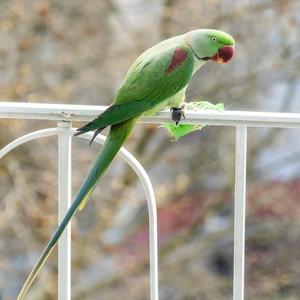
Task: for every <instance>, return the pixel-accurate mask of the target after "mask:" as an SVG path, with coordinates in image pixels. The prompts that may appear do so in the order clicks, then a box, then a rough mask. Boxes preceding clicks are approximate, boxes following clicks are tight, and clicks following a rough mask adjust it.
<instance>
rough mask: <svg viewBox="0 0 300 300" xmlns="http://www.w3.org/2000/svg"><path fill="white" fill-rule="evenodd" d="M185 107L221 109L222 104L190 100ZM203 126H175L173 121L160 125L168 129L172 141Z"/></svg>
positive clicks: (222, 108)
mask: <svg viewBox="0 0 300 300" xmlns="http://www.w3.org/2000/svg"><path fill="white" fill-rule="evenodd" d="M187 109H188V110H193V111H201V110H216V111H223V110H224V104H223V103H217V104H212V103H210V102H208V101H198V102H190V103H188V104H187ZM205 126H206V125H189V124H179V125H178V126H176V125H175V124H174V123H166V124H162V125H161V126H160V127H162V128H165V129H166V130H167V131H168V133H169V135H170V137H171V139H172V140H173V141H177V140H179V139H180V138H182V137H183V136H185V135H187V134H189V133H191V132H193V131H196V130H200V129H202V128H203V127H205Z"/></svg>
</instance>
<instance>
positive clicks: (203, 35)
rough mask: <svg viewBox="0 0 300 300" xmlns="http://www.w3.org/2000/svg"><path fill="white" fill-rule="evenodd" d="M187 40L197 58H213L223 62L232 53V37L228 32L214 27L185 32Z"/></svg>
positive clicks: (228, 58)
mask: <svg viewBox="0 0 300 300" xmlns="http://www.w3.org/2000/svg"><path fill="white" fill-rule="evenodd" d="M186 38H187V42H188V44H189V46H190V47H191V48H192V50H193V52H194V55H195V57H196V58H197V59H199V60H203V61H208V60H213V61H215V62H217V63H220V64H224V63H227V62H229V61H230V60H231V58H232V57H233V54H234V45H235V42H234V39H233V38H232V36H230V35H229V34H227V33H225V32H223V31H219V30H214V29H198V30H193V31H190V32H188V33H187V34H186Z"/></svg>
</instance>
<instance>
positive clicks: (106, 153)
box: [17, 118, 137, 300]
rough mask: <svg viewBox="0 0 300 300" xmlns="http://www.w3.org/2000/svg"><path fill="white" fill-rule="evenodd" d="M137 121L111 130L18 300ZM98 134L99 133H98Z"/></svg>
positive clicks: (127, 122) (23, 295) (18, 299)
mask: <svg viewBox="0 0 300 300" xmlns="http://www.w3.org/2000/svg"><path fill="white" fill-rule="evenodd" d="M136 121H137V119H136V118H135V119H132V120H129V121H126V122H124V123H120V124H117V125H114V126H112V127H111V129H110V133H109V135H108V137H107V139H106V142H105V144H104V146H103V149H102V151H100V153H99V154H98V156H97V158H96V160H95V163H94V164H93V166H92V168H91V170H90V172H89V174H88V176H87V178H86V180H85V181H84V183H83V185H82V186H81V188H80V190H79V192H78V194H77V196H76V198H75V200H74V202H73V203H72V205H71V207H70V208H69V210H68V212H67V214H66V215H65V217H64V219H63V220H62V222H61V224H60V225H59V226H58V228H57V229H56V231H55V232H54V234H53V236H52V238H51V239H50V241H49V242H48V244H47V246H46V247H45V249H44V251H43V253H42V255H41V256H40V258H39V260H38V262H37V263H36V265H35V266H34V268H33V269H32V271H31V273H30V274H29V276H28V278H27V279H26V281H25V283H24V285H23V287H22V289H21V291H20V293H19V295H18V298H17V300H22V299H24V297H25V295H26V293H27V291H28V289H29V288H30V286H31V284H32V283H33V281H34V279H35V278H36V276H37V275H38V273H39V271H40V269H41V268H42V266H43V265H44V263H45V261H46V260H47V258H48V256H49V255H50V254H51V252H52V250H53V248H54V247H55V245H56V244H57V241H58V239H59V238H60V236H61V235H62V233H63V231H64V229H65V228H66V226H67V225H68V223H69V222H70V220H71V219H72V217H73V216H74V215H75V213H76V212H77V210H78V209H79V210H81V209H82V208H83V207H84V205H85V204H86V202H87V200H88V199H89V197H90V195H91V194H92V192H93V191H94V189H95V187H96V185H97V183H98V182H99V180H100V178H101V176H102V175H103V174H104V172H105V171H106V169H107V168H108V166H109V165H110V163H111V161H112V160H113V159H114V157H115V156H116V154H117V153H118V151H119V150H120V148H121V147H122V145H123V143H124V142H125V140H126V139H127V137H128V136H129V134H130V132H131V130H132V128H133V126H134V125H135V123H136ZM96 133H97V131H96Z"/></svg>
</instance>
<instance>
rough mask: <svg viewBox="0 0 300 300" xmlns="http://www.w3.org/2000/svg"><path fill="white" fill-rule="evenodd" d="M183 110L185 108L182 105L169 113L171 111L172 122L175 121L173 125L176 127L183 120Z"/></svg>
mask: <svg viewBox="0 0 300 300" xmlns="http://www.w3.org/2000/svg"><path fill="white" fill-rule="evenodd" d="M184 109H185V106H184V105H183V106H182V107H179V108H178V107H172V108H171V111H172V120H173V121H175V125H176V126H178V124H179V122H180V120H181V118H184V119H185V115H184Z"/></svg>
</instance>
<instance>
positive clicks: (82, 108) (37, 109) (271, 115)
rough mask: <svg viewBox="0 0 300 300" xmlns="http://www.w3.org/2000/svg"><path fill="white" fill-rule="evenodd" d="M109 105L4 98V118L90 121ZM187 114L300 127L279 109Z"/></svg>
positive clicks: (208, 120)
mask: <svg viewBox="0 0 300 300" xmlns="http://www.w3.org/2000/svg"><path fill="white" fill-rule="evenodd" d="M106 108H107V107H106V106H93V105H66V104H41V103H21V102H20V103H19V102H0V118H15V119H36V120H57V121H89V120H91V119H93V118H95V117H96V116H98V115H99V114H100V113H101V112H103V111H104V110H105V109H106ZM185 116H186V118H185V119H183V120H181V121H180V122H181V123H182V124H207V125H218V126H238V125H245V126H248V127H280V128H296V127H300V114H296V113H278V112H254V111H253V112H250V111H210V110H206V111H198V112H194V111H186V112H185ZM170 120H171V113H170V111H168V110H164V111H161V112H160V113H158V114H157V115H155V116H151V117H143V118H142V119H141V121H140V122H141V123H168V122H170Z"/></svg>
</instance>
